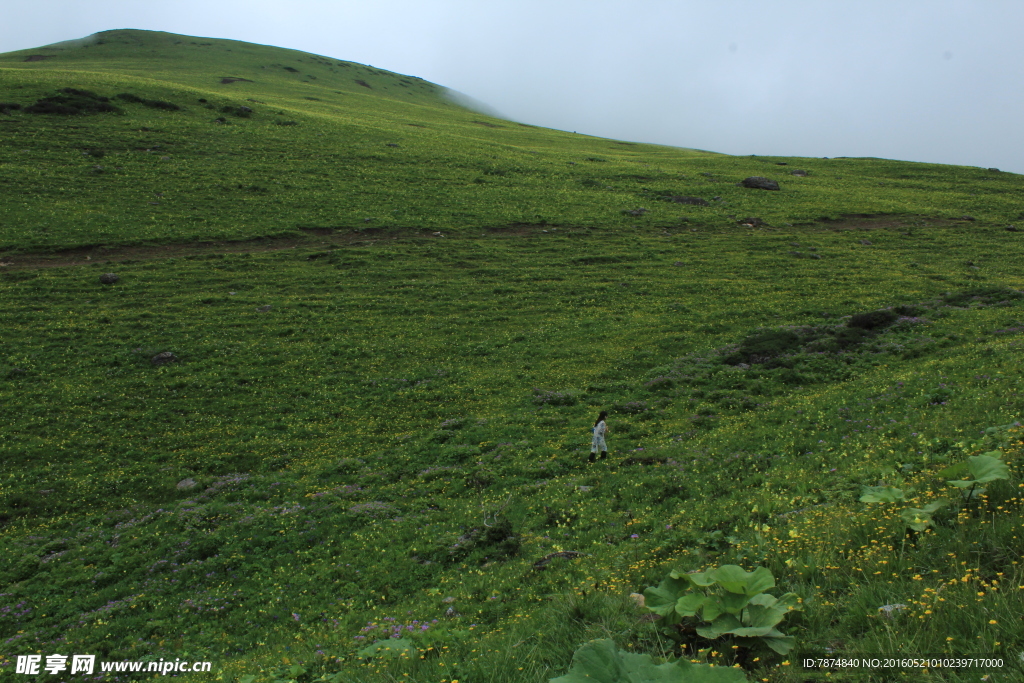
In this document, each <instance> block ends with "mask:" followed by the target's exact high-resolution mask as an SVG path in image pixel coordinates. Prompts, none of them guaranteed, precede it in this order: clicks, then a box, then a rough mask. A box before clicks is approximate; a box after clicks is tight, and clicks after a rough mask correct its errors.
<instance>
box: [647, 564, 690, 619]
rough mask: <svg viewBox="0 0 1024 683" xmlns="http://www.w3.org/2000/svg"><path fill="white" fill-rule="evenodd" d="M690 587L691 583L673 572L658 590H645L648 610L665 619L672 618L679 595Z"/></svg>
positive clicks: (652, 588) (659, 585)
mask: <svg viewBox="0 0 1024 683" xmlns="http://www.w3.org/2000/svg"><path fill="white" fill-rule="evenodd" d="M682 576H686V575H685V574H683V575H682ZM689 587H690V582H689V581H688V580H687V579H685V578H682V577H681V576H678V575H677V573H676V572H674V571H673V572H672V573H671V574H669V575H668V576H667V577H665V579H664V580H662V582H661V583H660V584H658V587H657V588H654V587H651V588H647V589H645V590H644V599H645V600H646V603H645V604H646V605H647V609H649V610H651V611H652V612H654V613H655V614H660V615H661V616H663V617H670V616H672V613H673V612H674V610H675V609H676V601H677V600H679V594H680V593H682V592H684V591H685V590H686V589H688V588H689Z"/></svg>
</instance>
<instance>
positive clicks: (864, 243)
mask: <svg viewBox="0 0 1024 683" xmlns="http://www.w3.org/2000/svg"><path fill="white" fill-rule="evenodd" d="M860 243H861V244H863V245H864V246H865V247H870V246H871V240H861V241H860Z"/></svg>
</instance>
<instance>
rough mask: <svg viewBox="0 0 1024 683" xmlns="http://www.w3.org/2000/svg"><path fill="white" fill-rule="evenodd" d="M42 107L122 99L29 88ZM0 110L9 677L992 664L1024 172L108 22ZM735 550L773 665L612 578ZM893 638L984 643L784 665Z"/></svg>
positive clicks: (978, 671) (779, 671) (844, 676)
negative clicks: (582, 110)
mask: <svg viewBox="0 0 1024 683" xmlns="http://www.w3.org/2000/svg"><path fill="white" fill-rule="evenodd" d="M204 42H209V43H210V44H209V45H203V44H202V43H204ZM193 43H194V44H193ZM86 46H88V47H86ZM215 50H216V51H217V52H216V53H214V51H215ZM228 53H230V54H228ZM36 55H37V56H42V57H45V58H40V59H33V61H25V60H26V59H28V58H30V57H33V56H36ZM346 64H347V65H348V66H344V65H346ZM285 67H289V68H291V69H295V71H291V70H289V69H286V68H285ZM366 69H369V71H366ZM360 70H362V71H360ZM225 78H236V79H240V78H244V79H249V80H235V81H233V82H231V83H226V84H225V83H221V82H220V79H225ZM358 81H363V84H360V83H359V82H358ZM403 82H404V83H405V85H403ZM63 88H74V89H76V90H78V91H89V92H91V93H93V94H94V95H96V96H97V97H100V96H103V97H109V98H111V99H110V101H109V104H111V105H113V106H116V107H117V109H118V110H119V111H110V112H105V113H104V112H99V113H89V114H82V115H72V114H52V113H51V114H36V113H32V112H31V111H26V109H28V108H29V107H30V106H31V105H32V104H33V103H34V102H37V101H40V100H41V99H43V98H47V97H50V98H53V97H60V96H61V93H60V91H61V89H63ZM0 93H2V94H0V110H2V111H4V112H6V113H3V114H0V154H2V156H0V188H2V190H0V192H2V196H3V198H4V200H3V201H2V202H0V264H3V265H0V296H2V301H3V307H2V308H0V405H2V406H3V410H0V453H2V456H3V457H2V461H3V465H4V466H3V470H2V477H0V522H2V527H0V544H2V545H0V547H2V548H3V551H4V552H2V553H0V639H2V642H3V645H2V646H0V671H4V672H6V673H7V675H9V676H12V677H15V676H16V674H14V673H13V671H14V666H15V660H16V658H17V656H18V655H24V654H43V655H48V654H53V653H93V654H97V655H98V656H99V657H100V658H101V659H105V660H134V661H158V660H160V659H164V660H173V659H175V658H181V659H186V660H209V661H213V662H214V672H213V673H212V674H197V675H193V676H189V675H185V676H181V677H180V678H182V680H196V681H200V680H202V681H209V680H211V678H212V680H218V681H232V682H235V681H238V682H240V683H255V682H257V681H259V682H263V681H267V682H270V681H298V682H301V683H311V682H313V681H322V682H329V683H340V682H342V681H344V682H349V681H352V682H357V681H358V682H366V683H385V682H387V683H393V682H394V681H415V682H418V683H455V682H456V681H459V682H461V683H477V682H480V683H485V682H486V683H519V682H531V683H533V682H537V683H543V682H545V681H548V680H549V679H550V678H554V677H558V676H562V675H564V674H566V673H567V672H568V671H569V668H570V664H571V662H572V658H573V653H574V652H575V651H576V650H577V648H579V647H580V646H582V645H584V644H585V643H588V642H591V641H594V640H596V639H604V638H610V639H612V640H614V641H615V643H616V644H617V645H618V647H619V648H621V649H622V650H625V651H628V652H634V653H639V654H647V655H651V656H653V657H654V658H655V659H657V660H658V661H673V660H675V659H677V658H686V659H689V660H691V661H694V662H700V663H707V664H714V665H716V667H738V670H739V671H741V672H742V675H743V676H745V677H746V678H747V680H750V681H769V682H772V683H776V682H777V683H790V682H792V683H796V682H801V683H802V682H804V681H917V680H922V681H924V680H927V681H932V680H934V681H956V682H960V681H963V682H966V681H977V680H979V679H982V680H992V681H1014V680H1020V679H1021V678H1022V677H1024V628H1022V623H1021V614H1022V613H1024V571H1022V567H1021V561H1022V553H1024V541H1022V537H1024V514H1022V501H1024V493H1022V487H1024V479H1022V477H1021V474H1022V465H1024V459H1022V452H1024V429H1022V427H1021V425H1020V421H1019V420H1020V412H1021V405H1022V397H1021V394H1020V392H1021V384H1022V379H1024V377H1022V371H1021V360H1022V356H1024V346H1022V343H1024V293H1022V291H1021V290H1022V289H1024V287H1022V281H1021V280H1022V278H1024V276H1022V272H1024V270H1022V265H1024V264H1022V253H1024V250H1022V247H1021V239H1022V238H1021V237H1020V233H1019V232H1017V231H1016V229H1014V230H1009V229H1007V227H1008V226H1011V225H1013V224H1014V222H1015V221H1016V222H1017V225H1020V226H1021V227H1024V225H1021V221H1022V220H1024V213H1022V206H1021V197H1022V194H1021V193H1022V192H1024V182H1022V180H1021V178H1020V176H1017V175H1013V174H1009V173H1003V172H998V171H995V170H986V169H974V168H966V167H954V166H941V165H934V164H915V163H908V162H898V161H889V160H880V159H798V158H774V157H773V158H771V159H767V158H758V157H729V156H725V155H719V154H713V153H710V152H702V151H697V150H685V149H676V148H668V147H658V146H652V145H639V144H633V143H628V142H621V141H612V140H602V139H598V138H591V137H587V136H583V135H574V134H571V133H564V132H560V131H551V130H545V129H540V128H535V127H531V126H524V125H522V124H517V123H515V122H510V121H504V120H501V119H493V118H490V117H486V116H484V115H482V114H478V113H474V112H471V111H468V110H465V109H462V108H460V107H457V106H456V105H454V104H452V103H451V102H449V101H448V100H447V99H445V97H444V93H443V89H441V88H438V87H437V86H433V85H432V84H428V83H426V82H423V81H420V80H419V79H414V78H412V77H405V76H401V75H398V74H390V73H388V72H383V71H379V70H375V69H372V68H370V67H363V66H361V65H355V64H352V63H348V62H339V61H338V60H327V59H326V58H322V57H316V56H313V55H307V54H305V53H296V52H293V51H285V50H279V49H278V48H269V47H265V46H253V45H247V44H244V43H232V42H231V41H215V40H212V39H198V38H189V37H187V36H173V35H172V34H150V33H149V32H142V31H118V32H109V33H107V34H99V37H98V38H94V39H92V40H89V41H82V42H80V43H76V44H62V45H61V46H57V47H51V48H39V49H37V50H30V51H22V52H21V53H9V54H7V55H0ZM120 93H130V94H133V95H135V96H136V98H137V99H142V100H143V101H142V102H136V101H133V100H131V98H121V99H118V98H117V97H116V96H117V95H118V94H120ZM64 96H66V97H69V98H71V99H72V100H73V101H72V104H74V102H78V103H81V102H83V101H85V102H86V104H88V103H89V102H93V103H95V102H100V101H101V100H99V99H96V98H95V97H92V96H89V95H81V94H74V93H64ZM200 100H205V102H200ZM51 101H55V100H51ZM146 102H150V103H152V102H164V103H170V104H174V105H175V106H178V107H180V108H179V109H170V108H167V107H163V106H159V105H153V104H147V103H146ZM4 103H6V104H18V105H20V107H10V106H8V107H7V108H6V109H5V108H4ZM83 106H84V105H83ZM90 106H91V105H90ZM243 108H246V109H249V110H251V111H245V110H244V109H243ZM218 118H220V119H223V121H219V122H218V121H216V119H218ZM793 170H803V171H806V172H807V175H806V176H800V175H792V174H791V171H793ZM748 176H767V177H770V178H773V179H776V180H778V181H779V183H780V185H781V186H782V189H781V190H780V191H765V190H758V189H750V188H746V187H742V186H739V185H738V183H739V182H740V181H742V180H743V179H744V178H746V177H748ZM684 197H694V198H699V199H701V200H703V201H704V202H706V205H705V204H701V203H696V204H694V203H686V202H684V201H677V200H679V199H681V198H684ZM108 272H112V273H115V274H116V275H118V280H117V281H116V282H114V283H112V284H102V283H101V282H100V276H101V275H102V274H104V273H108ZM165 352H170V353H171V354H173V357H174V360H173V361H172V362H167V363H162V364H157V363H154V359H155V358H156V357H157V356H158V354H161V353H165ZM600 410H607V411H608V412H609V413H610V416H609V419H608V424H609V428H610V432H609V436H608V441H609V446H610V448H611V454H610V457H609V458H608V459H607V460H601V461H598V462H596V463H588V461H587V455H588V452H589V443H590V426H591V425H592V424H593V421H594V418H595V417H596V414H597V412H598V411H600ZM981 454H989V457H994V456H995V455H998V457H999V460H1000V461H1001V462H1002V463H1004V465H1005V467H1004V468H1003V469H1002V470H1000V472H1001V475H1000V476H998V477H994V478H993V479H992V480H991V481H986V482H983V483H982V485H979V486H974V487H973V488H972V487H956V486H953V485H950V484H948V483H947V482H949V481H957V480H961V481H963V480H968V479H970V478H971V477H972V476H975V470H968V469H967V467H968V464H972V463H974V462H975V461H971V460H969V458H972V457H976V456H979V455H981ZM978 462H980V461H978ZM866 487H868V488H866ZM872 487H874V488H872ZM884 487H888V488H884ZM896 489H898V490H899V493H898V494H897V493H895V490H896ZM870 491H875V492H876V494H877V495H879V496H882V497H883V498H885V496H889V498H888V501H889V502H862V501H861V498H862V496H864V494H865V493H866V492H870ZM879 492H881V493H879ZM885 492H888V493H885ZM730 564H733V565H739V566H741V567H743V568H744V569H746V570H753V569H755V568H756V567H764V568H767V569H768V570H770V572H771V574H772V576H773V577H774V580H775V584H776V587H774V588H771V589H770V590H771V592H772V593H778V594H779V595H781V594H783V593H788V592H792V593H795V594H797V596H799V604H798V609H794V610H791V611H788V612H786V613H785V614H784V619H783V620H782V622H781V623H780V624H779V628H780V629H781V630H782V631H783V632H784V633H785V634H786V635H790V636H794V637H795V643H796V644H795V647H794V648H793V649H792V650H791V651H788V652H786V653H779V652H777V651H774V650H773V649H771V648H770V647H768V646H766V645H765V642H764V641H762V640H760V639H759V638H756V637H741V636H734V635H728V634H727V635H724V636H721V637H718V638H708V637H704V636H702V635H700V634H699V633H697V631H696V628H698V627H700V624H699V620H698V619H696V618H695V617H694V618H690V617H686V618H684V619H683V620H682V622H681V623H679V624H678V625H674V624H669V620H668V619H665V618H662V619H658V618H655V617H656V615H655V614H654V613H652V611H651V610H650V609H648V608H646V607H641V606H640V605H638V604H637V601H636V599H635V598H631V597H630V594H633V593H644V590H645V589H648V588H650V587H653V586H658V585H659V583H660V582H662V580H663V579H665V577H666V575H668V573H669V571H670V570H672V569H678V570H680V571H681V572H683V573H685V572H688V571H695V570H705V569H710V568H714V567H721V566H723V565H730ZM650 600H651V593H648V603H650ZM706 614H707V612H705V615H706ZM886 655H891V656H897V655H898V656H904V657H917V656H922V655H931V656H944V657H982V658H995V659H997V660H999V661H1001V662H1002V666H999V667H991V666H989V667H982V668H941V667H940V668H935V667H932V668H921V667H896V668H890V669H886V668H882V667H876V668H871V669H864V668H860V669H857V670H842V669H833V670H806V669H804V668H803V667H802V666H801V662H802V661H803V659H804V658H808V657H846V658H853V657H868V656H870V657H884V656H886ZM700 671H701V672H702V674H700V675H703V673H707V672H706V671H705V670H703V669H701V670H700ZM695 675H696V674H695ZM983 677H985V678H983ZM50 678H51V679H55V677H53V676H51V677H50ZM74 678H75V677H72V680H74ZM137 678H138V676H135V677H130V676H129V675H127V674H122V675H116V674H108V675H106V676H105V677H103V680H135V679H137ZM615 680H625V679H615V678H609V681H615ZM679 680H703V679H700V678H693V679H683V678H680V679H679Z"/></svg>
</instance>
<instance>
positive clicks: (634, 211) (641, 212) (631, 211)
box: [622, 206, 647, 216]
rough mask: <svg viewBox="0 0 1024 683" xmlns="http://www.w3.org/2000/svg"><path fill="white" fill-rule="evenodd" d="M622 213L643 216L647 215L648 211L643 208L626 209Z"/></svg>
mask: <svg viewBox="0 0 1024 683" xmlns="http://www.w3.org/2000/svg"><path fill="white" fill-rule="evenodd" d="M622 213H624V214H626V215H629V216H643V215H644V214H645V213H647V209H645V208H644V207H642V206H641V207H640V208H639V209H625V210H624V211H623V212H622Z"/></svg>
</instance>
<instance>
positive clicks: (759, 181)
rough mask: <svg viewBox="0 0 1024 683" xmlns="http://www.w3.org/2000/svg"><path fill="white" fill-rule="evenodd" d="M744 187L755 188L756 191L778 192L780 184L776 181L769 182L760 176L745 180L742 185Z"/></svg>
mask: <svg viewBox="0 0 1024 683" xmlns="http://www.w3.org/2000/svg"><path fill="white" fill-rule="evenodd" d="M740 185H742V186H743V187H749V188H753V189H755V190H778V189H779V184H778V183H777V182H775V181H774V180H769V179H768V178H764V177H762V176H759V175H755V176H750V177H749V178H744V179H743V181H742V182H741V183H740Z"/></svg>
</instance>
